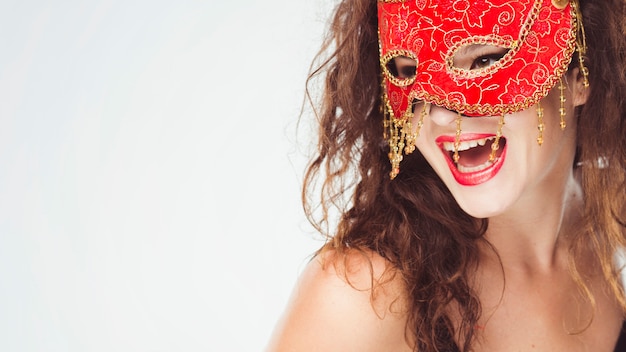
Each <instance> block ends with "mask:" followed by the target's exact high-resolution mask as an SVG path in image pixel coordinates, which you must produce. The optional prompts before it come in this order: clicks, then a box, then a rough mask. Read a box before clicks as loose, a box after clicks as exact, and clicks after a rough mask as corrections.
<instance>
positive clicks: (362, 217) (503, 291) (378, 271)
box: [269, 0, 626, 352]
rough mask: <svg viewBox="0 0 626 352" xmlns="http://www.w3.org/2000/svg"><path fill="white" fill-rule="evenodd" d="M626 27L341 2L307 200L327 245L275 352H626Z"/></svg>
mask: <svg viewBox="0 0 626 352" xmlns="http://www.w3.org/2000/svg"><path fill="white" fill-rule="evenodd" d="M625 7H626V5H625V2H624V1H623V0H604V1H592V0H570V1H567V0H552V1H551V0H544V1H540V0H536V1H533V0H525V1H521V0H515V1H513V0H498V1H496V0H492V1H474V2H472V1H463V0H456V1H453V0H438V1H436V0H410V1H401V0H379V1H374V0H344V1H341V2H340V3H339V5H338V7H337V9H336V13H335V17H334V20H333V22H332V26H331V28H330V30H331V36H330V37H329V40H328V42H327V44H326V46H325V50H326V51H330V52H331V53H330V55H328V56H327V60H325V61H324V62H322V64H321V65H320V68H319V69H318V70H317V71H315V72H314V74H313V75H312V76H313V77H314V76H316V75H318V74H320V73H325V90H324V92H323V97H322V98H323V99H322V101H321V110H320V116H319V117H320V129H319V133H320V136H319V148H318V153H319V154H318V155H317V157H316V158H315V159H314V160H313V162H312V163H311V165H310V167H309V169H308V173H307V177H306V180H305V181H306V182H305V193H304V194H305V197H304V199H305V208H306V210H307V214H309V216H310V218H311V220H312V221H313V223H314V224H316V226H317V228H318V229H319V230H320V231H322V232H323V233H328V236H329V240H328V242H327V244H326V245H325V246H324V247H323V248H322V249H320V251H319V252H318V253H317V254H316V256H315V258H314V260H312V261H311V263H310V264H309V265H308V267H307V268H306V270H305V272H304V273H303V275H302V278H301V280H300V281H299V283H298V286H297V287H296V288H295V291H294V293H293V298H292V301H291V303H290V305H289V307H288V309H287V311H286V313H285V316H284V318H283V320H282V322H281V323H280V324H279V325H278V326H277V328H276V332H275V334H274V337H273V339H272V341H271V343H270V347H269V350H270V351H420V352H421V351H531V350H533V351H613V350H620V349H619V348H623V347H620V345H618V339H619V337H620V333H621V330H622V325H623V321H624V312H625V311H626V301H625V297H624V289H623V288H622V287H623V286H622V282H621V281H620V278H619V275H620V271H621V270H620V269H621V264H620V262H623V260H622V257H623V256H621V255H620V253H622V252H621V249H622V248H625V247H626V238H625V237H626V230H625V227H626V209H625V205H624V200H625V199H626V186H625V170H626V151H625V149H626V104H625V101H624V100H625V97H626V61H625V60H626V43H625V41H626V40H625V35H626V29H625V23H624V22H625V17H626V10H625ZM381 83H382V84H381ZM317 178H321V179H322V180H321V182H317V183H316V179H317ZM316 185H317V186H321V188H320V187H317V188H316ZM317 189H319V190H321V195H322V196H321V201H320V203H319V204H320V206H319V207H317V206H315V205H314V203H315V202H314V201H313V200H312V198H311V197H310V195H311V193H312V192H313V191H315V190H317ZM342 200H347V201H345V202H343V203H342ZM333 207H336V209H338V210H339V212H340V217H339V219H338V225H337V227H336V229H333V230H331V231H325V229H327V228H329V227H332V226H331V224H333V220H334V219H333V216H332V214H334V213H333V211H332V209H333ZM318 215H319V216H318ZM620 343H621V342H620Z"/></svg>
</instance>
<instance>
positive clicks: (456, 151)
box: [452, 112, 462, 164]
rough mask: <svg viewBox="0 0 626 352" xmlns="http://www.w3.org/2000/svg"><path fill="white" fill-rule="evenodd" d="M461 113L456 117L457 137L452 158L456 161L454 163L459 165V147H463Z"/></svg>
mask: <svg viewBox="0 0 626 352" xmlns="http://www.w3.org/2000/svg"><path fill="white" fill-rule="evenodd" d="M461 119H462V117H461V113H460V112H457V117H456V136H455V138H454V156H453V157H452V159H453V160H454V162H455V163H456V164H458V163H459V159H460V156H459V146H460V145H461Z"/></svg>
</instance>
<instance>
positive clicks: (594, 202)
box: [303, 0, 626, 351]
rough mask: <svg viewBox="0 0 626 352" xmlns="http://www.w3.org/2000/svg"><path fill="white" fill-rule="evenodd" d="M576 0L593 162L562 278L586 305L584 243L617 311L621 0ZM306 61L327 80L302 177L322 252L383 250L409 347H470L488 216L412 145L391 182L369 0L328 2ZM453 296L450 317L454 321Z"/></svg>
mask: <svg viewBox="0 0 626 352" xmlns="http://www.w3.org/2000/svg"><path fill="white" fill-rule="evenodd" d="M580 6H581V9H582V13H583V23H584V26H585V31H586V37H587V46H588V50H587V53H586V57H585V59H586V61H585V62H586V64H587V66H588V68H589V71H590V74H589V78H590V95H589V97H588V100H587V102H586V104H584V105H583V106H582V107H579V108H578V109H577V114H578V120H579V122H578V136H577V143H578V150H577V158H576V163H580V162H582V163H584V164H591V165H595V166H591V167H582V188H583V191H584V204H585V205H584V219H583V221H584V224H583V226H582V227H581V229H582V230H581V231H580V232H579V233H578V234H575V235H574V240H573V241H572V245H571V248H570V258H571V259H570V264H571V265H570V267H571V275H572V277H573V278H574V280H575V281H576V282H577V284H578V285H579V286H580V288H581V290H582V291H583V292H584V293H585V294H586V296H587V298H588V300H589V301H590V302H591V303H592V304H593V297H592V294H591V291H590V290H589V289H588V287H587V286H586V284H585V279H584V277H583V275H582V274H580V272H582V270H579V266H580V263H578V261H577V259H578V258H579V254H580V253H582V251H583V250H584V249H585V248H587V249H588V248H592V249H593V253H594V254H595V256H596V258H594V259H595V261H596V262H597V263H598V265H599V267H600V268H601V269H602V272H603V274H604V280H605V281H606V283H607V285H608V287H610V288H611V291H612V294H613V295H614V296H615V298H616V299H617V300H618V301H619V303H620V304H621V305H622V307H624V308H625V311H626V301H625V299H624V292H623V290H622V288H621V285H620V282H619V280H618V276H617V274H616V268H615V267H614V263H613V258H614V255H615V253H616V251H617V250H618V249H619V248H624V247H626V239H625V237H626V231H625V227H626V216H625V215H626V211H625V205H624V202H625V199H626V185H625V182H626V177H625V173H626V99H625V98H626V39H625V38H626V28H625V26H626V21H625V18H626V2H625V1H624V0H603V1H591V0H580ZM576 61H577V60H576V59H574V60H573V63H575V62H576ZM316 62H317V66H316V68H315V69H314V70H313V71H312V73H311V75H310V77H309V82H310V81H311V80H314V79H316V78H318V77H323V78H324V80H325V81H324V90H323V92H322V95H321V99H320V100H321V101H319V102H318V103H319V104H318V106H319V110H318V113H317V116H318V120H319V121H318V122H319V131H318V132H319V141H318V149H317V153H316V156H315V157H314V159H313V160H312V161H311V163H310V165H309V167H308V169H307V173H306V176H305V182H304V189H303V203H304V207H305V211H306V213H307V215H308V217H309V220H310V221H311V222H312V223H313V224H314V226H316V228H317V229H318V230H319V231H320V232H322V233H323V234H325V235H326V236H328V242H327V244H326V245H325V246H324V247H323V248H322V249H321V251H322V250H325V249H328V248H332V249H335V250H337V251H339V252H343V251H345V250H346V249H347V248H355V249H364V250H370V251H374V252H376V253H378V254H379V255H381V256H382V257H384V258H385V259H386V260H388V261H389V262H390V263H391V264H392V265H393V266H394V268H395V270H396V271H397V273H398V274H400V275H401V276H402V278H403V280H404V282H405V283H406V289H407V295H408V297H409V301H410V309H409V313H408V314H409V319H408V323H407V334H408V335H409V336H408V337H410V340H411V341H414V343H415V346H414V349H415V350H419V351H449V350H462V351H469V350H470V349H471V346H472V342H473V341H474V338H475V336H474V334H475V331H474V330H475V329H474V326H475V325H476V324H477V321H478V319H479V317H480V315H481V304H480V301H479V299H478V296H477V294H476V292H475V291H474V290H473V288H472V285H471V282H470V281H471V280H470V277H471V275H472V273H474V272H475V270H476V268H477V265H478V261H479V250H478V247H479V245H480V243H481V242H482V243H483V244H484V243H485V242H486V240H485V239H483V235H484V234H485V231H486V230H487V227H488V220H486V219H476V218H473V217H471V216H469V215H468V214H466V213H465V212H464V211H462V210H461V208H460V207H459V205H458V204H457V203H456V201H455V199H454V198H453V197H452V195H451V194H450V192H449V191H448V189H447V188H446V186H445V185H444V184H443V182H442V181H441V180H440V179H439V177H438V176H437V174H436V173H435V172H434V171H433V169H432V168H431V167H430V165H429V164H428V163H427V162H426V160H425V159H424V157H423V156H422V155H421V154H420V153H419V151H415V152H414V153H413V154H411V155H408V156H406V157H405V158H404V161H403V163H402V172H401V173H400V174H399V175H398V176H397V177H396V178H395V179H394V180H390V178H389V172H390V164H389V160H388V152H389V150H388V146H387V143H386V141H385V140H384V139H383V114H382V113H381V111H380V108H379V106H380V105H381V104H380V103H381V102H380V97H381V86H380V82H381V76H380V75H381V74H380V69H379V67H380V66H379V49H378V32H377V2H376V1H375V0H343V1H341V2H340V3H339V4H338V6H337V7H336V9H335V14H334V17H333V19H332V22H331V23H330V28H329V34H328V37H327V38H326V41H325V43H324V46H323V47H322V50H321V51H320V54H319V55H318V56H317V61H316ZM573 65H574V64H573ZM574 67H575V65H574ZM598 164H601V165H598ZM573 167H575V165H574V166H573ZM317 180H322V182H321V183H318V182H317ZM315 194H317V196H316V195H315ZM333 209H335V210H337V211H338V212H339V214H340V215H339V219H337V221H338V225H337V226H336V229H333V226H329V224H331V223H333V219H332V214H335V213H334V212H333V211H332V210H333ZM329 229H331V230H329ZM486 244H487V245H488V243H486ZM451 304H454V305H455V306H456V307H458V308H457V309H458V315H459V316H456V315H455V317H456V318H455V319H460V322H455V323H454V324H453V320H452V318H451V316H450V310H449V308H450V305H451ZM454 341H460V344H461V346H457V345H456V343H455V342H454Z"/></svg>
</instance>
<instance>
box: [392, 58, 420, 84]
mask: <svg viewBox="0 0 626 352" xmlns="http://www.w3.org/2000/svg"><path fill="white" fill-rule="evenodd" d="M387 69H388V70H389V72H390V73H391V74H392V75H393V76H394V77H396V78H400V79H407V78H413V77H415V72H416V69H417V62H416V61H415V59H411V58H410V57H406V56H397V57H394V58H393V59H391V60H389V62H388V63H387Z"/></svg>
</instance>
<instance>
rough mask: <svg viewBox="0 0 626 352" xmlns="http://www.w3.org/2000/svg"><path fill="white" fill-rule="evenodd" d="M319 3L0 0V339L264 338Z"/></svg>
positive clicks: (291, 226) (295, 224) (39, 347)
mask: <svg viewBox="0 0 626 352" xmlns="http://www.w3.org/2000/svg"><path fill="white" fill-rule="evenodd" d="M332 3H333V1H332V0H274V1H272V0H266V1H260V0H238V1H229V0H222V1H214V0H209V1H200V0H176V1H174V0H169V1H166V0H157V1H154V0H152V1H149V0H95V1H78V0H76V1H71V0H61V1H56V2H52V1H50V2H46V1H33V0H30V1H29V0H27V1H22V0H2V1H1V2H0V351H3V352H12V351H46V352H49V351H72V352H74V351H107V352H110V351H185V352H191V351H261V350H262V349H263V348H264V346H265V344H266V343H267V340H268V338H269V335H270V333H271V331H272V329H273V327H274V324H275V323H276V320H277V319H278V318H279V315H280V314H281V312H282V310H283V308H284V305H285V304H286V301H287V299H288V296H289V294H290V291H291V288H292V286H293V284H294V283H295V280H296V279H297V276H298V274H299V273H300V271H301V270H302V267H303V265H304V264H305V263H306V261H307V259H308V257H309V255H310V254H311V253H312V252H313V251H314V250H315V249H317V248H318V247H319V245H320V244H321V242H320V240H319V238H318V237H316V235H315V234H314V233H313V231H312V230H311V228H310V227H309V226H308V223H307V222H306V220H305V219H304V216H303V213H302V211H301V206H300V194H299V192H300V191H299V188H300V182H301V178H302V173H303V167H304V164H305V162H306V160H307V158H306V155H307V154H306V152H307V150H308V144H309V142H310V140H309V137H310V133H307V132H306V127H307V125H308V124H307V123H304V125H303V126H304V127H303V129H305V133H302V130H301V131H300V133H299V134H298V136H299V139H296V122H297V118H298V115H299V111H300V106H301V103H302V98H303V94H304V80H305V78H306V75H307V72H308V68H309V64H310V62H311V60H312V58H313V55H314V54H315V52H316V51H317V49H318V47H319V44H320V41H321V37H322V33H323V31H324V29H325V27H326V23H327V19H328V17H329V14H330V12H331V7H332ZM305 118H308V119H310V118H311V117H310V115H307V116H305ZM307 121H308V120H307ZM298 143H299V144H298Z"/></svg>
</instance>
